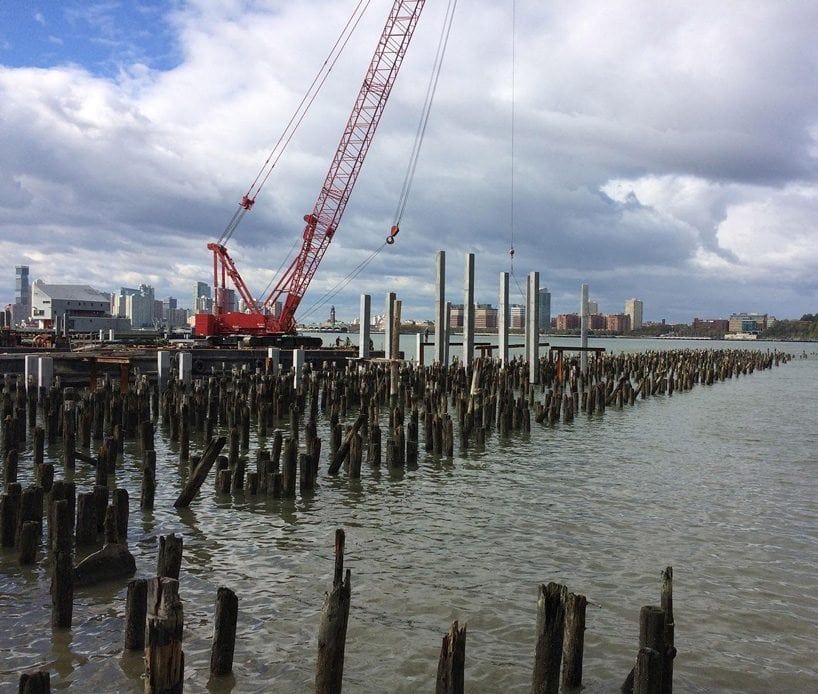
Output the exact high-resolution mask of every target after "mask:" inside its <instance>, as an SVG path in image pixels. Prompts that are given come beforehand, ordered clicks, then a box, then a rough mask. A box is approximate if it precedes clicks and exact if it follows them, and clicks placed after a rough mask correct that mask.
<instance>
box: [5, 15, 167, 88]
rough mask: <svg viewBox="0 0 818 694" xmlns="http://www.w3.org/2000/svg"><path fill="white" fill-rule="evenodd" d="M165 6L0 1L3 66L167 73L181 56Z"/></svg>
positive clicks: (99, 72)
mask: <svg viewBox="0 0 818 694" xmlns="http://www.w3.org/2000/svg"><path fill="white" fill-rule="evenodd" d="M176 4H177V3H175V2H167V1H161V0H100V1H99V2H82V1H81V0H68V1H64V0H43V1H41V2H36V1H35V2H28V1H26V0H11V2H4V1H3V0H0V65H5V66H7V67H41V68H49V67H55V66H58V65H65V64H68V63H71V64H75V65H81V66H82V67H83V68H85V69H86V70H88V71H89V72H91V73H93V74H96V75H101V76H113V75H116V74H117V73H119V71H120V69H121V68H123V67H127V66H129V65H133V64H134V63H142V64H144V65H147V66H148V67H149V68H151V69H154V70H168V69H170V68H173V67H175V66H176V65H178V64H179V62H180V60H181V56H180V53H179V50H178V44H177V42H176V35H175V32H174V30H173V27H172V26H171V24H170V23H169V22H168V20H167V16H168V14H169V13H170V12H171V11H172V10H173V9H175V7H176Z"/></svg>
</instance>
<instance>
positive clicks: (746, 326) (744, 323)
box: [729, 313, 767, 333]
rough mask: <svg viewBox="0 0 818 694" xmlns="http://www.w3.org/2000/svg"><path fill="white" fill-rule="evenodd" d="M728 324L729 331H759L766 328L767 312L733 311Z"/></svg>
mask: <svg viewBox="0 0 818 694" xmlns="http://www.w3.org/2000/svg"><path fill="white" fill-rule="evenodd" d="M729 324H730V332H731V333H760V332H762V331H764V330H766V329H767V314H766V313H733V314H732V315H731V316H730V321H729Z"/></svg>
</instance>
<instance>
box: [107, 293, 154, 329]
mask: <svg viewBox="0 0 818 694" xmlns="http://www.w3.org/2000/svg"><path fill="white" fill-rule="evenodd" d="M157 303H158V304H159V306H160V310H161V305H162V302H161V301H159V302H157V301H156V299H155V297H154V292H153V287H151V286H150V285H148V284H140V285H139V289H133V288H132V287H121V288H120V290H119V302H118V307H117V315H118V316H120V317H123V318H128V319H130V321H131V325H132V326H133V327H134V328H152V327H153V326H154V321H155V319H156V308H157V306H156V304H157Z"/></svg>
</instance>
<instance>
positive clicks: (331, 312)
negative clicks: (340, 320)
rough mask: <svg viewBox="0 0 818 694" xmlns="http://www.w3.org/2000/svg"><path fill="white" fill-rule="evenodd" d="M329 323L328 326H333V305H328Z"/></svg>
mask: <svg viewBox="0 0 818 694" xmlns="http://www.w3.org/2000/svg"><path fill="white" fill-rule="evenodd" d="M329 324H330V327H332V328H334V327H335V306H330V307H329Z"/></svg>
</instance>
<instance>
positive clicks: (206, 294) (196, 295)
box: [192, 282, 213, 313]
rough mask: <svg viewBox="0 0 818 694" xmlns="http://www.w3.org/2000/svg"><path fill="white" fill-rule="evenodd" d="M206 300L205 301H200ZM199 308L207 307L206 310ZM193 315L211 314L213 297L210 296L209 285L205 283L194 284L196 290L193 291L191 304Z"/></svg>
mask: <svg viewBox="0 0 818 694" xmlns="http://www.w3.org/2000/svg"><path fill="white" fill-rule="evenodd" d="M201 299H206V301H201ZM200 306H207V307H208V308H207V309H206V310H203V309H201V308H199V307H200ZM192 308H193V311H194V313H211V312H212V310H213V297H212V296H211V294H210V285H209V284H208V283H207V282H196V289H194V290H193V304H192Z"/></svg>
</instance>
